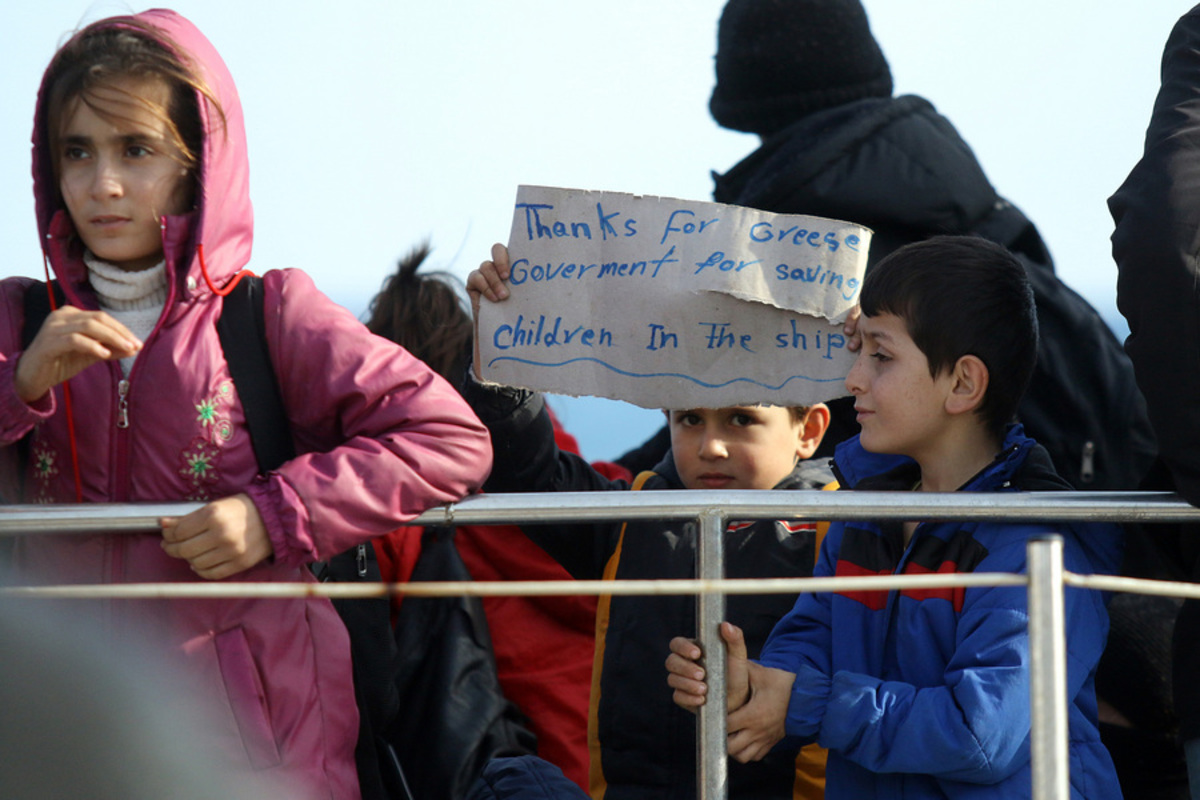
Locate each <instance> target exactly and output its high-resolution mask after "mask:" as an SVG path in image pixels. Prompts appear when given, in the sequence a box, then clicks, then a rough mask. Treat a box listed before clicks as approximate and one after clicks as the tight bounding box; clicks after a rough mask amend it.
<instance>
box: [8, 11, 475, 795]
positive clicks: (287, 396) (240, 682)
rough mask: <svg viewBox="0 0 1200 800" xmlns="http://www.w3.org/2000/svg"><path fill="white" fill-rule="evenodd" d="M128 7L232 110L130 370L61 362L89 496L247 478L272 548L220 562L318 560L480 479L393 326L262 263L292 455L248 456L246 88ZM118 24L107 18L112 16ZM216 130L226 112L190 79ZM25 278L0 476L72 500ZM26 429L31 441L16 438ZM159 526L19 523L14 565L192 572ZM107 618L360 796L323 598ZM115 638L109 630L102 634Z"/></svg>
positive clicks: (103, 579) (288, 565) (286, 759)
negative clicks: (28, 339) (17, 372)
mask: <svg viewBox="0 0 1200 800" xmlns="http://www.w3.org/2000/svg"><path fill="white" fill-rule="evenodd" d="M137 18H138V19H139V20H141V21H143V22H145V23H150V24H151V25H153V26H155V27H157V28H158V29H160V30H162V31H163V32H165V33H166V34H167V36H169V37H170V39H171V40H173V41H174V43H175V44H176V45H177V46H178V47H179V48H181V49H182V50H184V51H185V53H186V54H187V55H188V56H189V57H190V58H191V60H192V61H193V62H195V64H196V65H197V66H198V68H199V71H200V72H201V73H202V74H203V76H204V78H205V79H206V80H207V81H208V83H209V85H210V87H211V88H212V90H213V92H214V94H215V95H216V97H217V98H218V99H219V101H220V103H221V106H222V109H223V110H224V114H225V121H226V126H225V130H224V132H221V131H220V130H219V128H216V129H215V130H217V132H216V133H210V135H209V136H208V137H207V139H206V141H205V144H204V148H203V154H202V158H201V163H202V165H203V166H202V170H201V176H200V180H199V187H200V188H199V189H198V190H197V202H196V208H195V210H194V211H192V212H191V213H188V214H185V215H181V216H177V217H168V218H165V220H164V221H165V224H164V228H163V247H164V253H165V256H166V264H167V275H168V281H169V295H168V299H167V303H166V307H165V309H164V311H163V314H162V317H161V318H160V319H159V321H158V323H157V326H156V327H155V329H154V331H153V333H151V335H150V336H149V337H147V339H146V342H145V348H144V349H143V350H142V351H141V353H140V354H139V356H138V358H137V361H136V362H135V364H134V366H133V369H132V370H131V372H130V374H129V376H128V379H127V380H122V374H121V370H120V367H119V365H118V364H116V363H115V362H114V363H100V364H96V365H93V366H92V367H89V368H88V369H86V370H84V371H83V372H81V373H80V374H79V375H77V376H76V377H74V378H73V379H71V381H70V385H71V392H72V397H73V404H74V416H75V438H76V442H77V447H78V452H79V460H80V470H81V478H82V491H83V499H84V501H85V502H119V503H125V502H138V501H157V502H164V501H181V500H196V501H207V500H214V499H218V498H221V497H226V496H228V495H231V494H236V493H238V492H243V491H244V492H247V493H248V494H249V495H250V496H251V498H252V499H253V501H254V503H255V505H256V506H257V508H258V510H259V512H260V513H261V515H262V518H263V521H264V522H265V524H266V528H267V531H268V533H269V536H270V539H271V544H272V546H273V548H274V557H273V558H271V559H268V560H267V561H265V562H263V563H261V564H259V565H258V566H256V567H254V568H252V569H250V570H248V571H246V572H244V573H242V574H240V575H237V576H235V577H233V578H230V579H228V580H229V581H312V580H313V579H312V576H311V574H310V572H309V570H308V568H307V566H306V565H307V564H308V563H310V562H312V561H314V560H317V559H323V558H327V557H329V556H331V555H333V554H335V553H338V552H340V551H342V550H345V549H346V548H348V547H350V546H353V545H355V544H357V543H359V542H362V541H364V540H366V539H368V538H370V537H374V536H377V535H379V534H382V533H385V532H387V531H390V530H392V529H394V528H396V527H397V525H399V524H400V523H402V522H404V521H406V520H409V519H411V518H412V517H414V516H415V515H417V514H419V513H420V512H421V511H424V510H425V509H428V508H430V507H432V506H435V505H439V504H443V503H447V502H453V501H456V500H458V499H460V498H461V497H463V496H464V495H466V494H469V493H470V492H472V491H475V490H476V489H477V488H478V487H479V486H480V484H481V483H482V482H483V480H484V479H485V478H486V476H487V474H488V471H489V469H490V467H491V448H490V443H489V439H488V432H487V429H486V428H484V427H483V426H482V425H481V424H480V423H479V421H478V420H477V419H476V417H475V415H474V414H473V413H472V412H471V410H470V408H469V407H468V406H467V405H466V403H465V402H463V401H462V400H461V398H460V397H459V396H458V394H457V393H456V392H455V391H454V390H453V388H451V386H450V385H449V384H448V383H446V382H445V381H443V380H442V379H441V378H440V377H439V376H437V375H436V374H435V373H434V372H432V371H431V370H430V369H428V368H427V367H425V366H424V364H422V363H421V362H419V361H417V360H416V359H415V358H413V357H412V356H410V355H409V354H408V353H407V352H406V351H405V350H403V349H402V348H400V347H398V346H396V345H394V344H392V343H391V342H389V341H387V340H385V339H382V338H380V337H376V336H373V335H371V334H369V333H368V332H367V330H366V329H365V328H364V327H363V326H362V325H361V324H359V322H358V321H357V320H355V319H354V317H353V316H352V315H351V314H350V313H348V312H347V311H345V310H344V309H342V308H341V307H339V306H337V305H336V304H334V303H333V302H331V301H330V300H329V299H327V298H326V297H325V296H324V295H323V294H321V292H319V291H318V290H317V289H316V288H315V286H314V285H313V283H312V281H311V280H310V279H309V277H308V276H307V275H305V274H304V273H302V272H299V271H296V270H283V271H272V272H267V273H266V274H265V276H264V288H265V295H266V302H265V322H266V335H267V342H268V345H269V348H270V352H271V358H272V362H273V364H274V367H275V372H276V374H277V376H278V378H279V383H280V385H281V388H282V392H283V401H284V406H285V408H286V410H287V415H288V420H289V423H290V426H291V430H292V433H293V437H294V440H295V444H296V450H297V453H298V454H299V455H298V456H297V457H296V458H295V459H293V460H292V461H289V462H288V463H286V464H284V465H283V466H282V467H280V468H279V469H278V470H277V471H274V472H271V473H270V474H269V475H266V476H260V475H258V467H257V464H256V461H255V456H254V452H253V450H252V449H251V445H250V439H249V436H248V433H247V431H246V429H245V426H244V416H243V411H242V407H241V404H240V401H239V399H238V397H237V392H236V389H235V388H234V386H233V383H232V381H231V379H230V375H229V371H228V368H227V366H226V362H225V358H224V356H223V354H222V351H221V346H220V343H219V341H218V338H217V333H216V327H215V326H216V320H217V318H218V316H219V314H220V312H221V307H222V298H221V297H219V296H217V295H215V294H214V293H213V292H212V291H211V290H210V289H209V287H208V285H207V283H206V281H205V280H204V277H203V275H202V273H201V263H200V258H199V256H198V251H199V248H200V246H201V245H202V246H203V256H204V262H205V264H206V266H207V270H208V273H209V275H210V277H211V279H212V281H213V283H214V284H215V285H216V286H222V285H224V284H226V283H227V282H228V281H229V279H230V278H231V276H233V275H234V273H236V272H237V271H238V270H239V269H241V268H242V267H244V266H246V264H247V263H248V262H249V260H250V248H251V240H252V230H253V224H252V223H253V214H252V211H251V206H250V198H249V193H248V164H247V158H246V142H245V132H244V127H243V121H242V109H241V105H240V103H239V100H238V95H237V91H236V89H235V87H234V84H233V80H232V78H231V77H230V75H229V72H228V70H227V69H226V67H225V64H224V63H223V62H222V60H221V58H220V56H219V55H218V54H217V52H216V50H214V49H213V47H212V45H211V44H210V43H209V42H208V40H207V39H205V37H204V36H203V35H202V34H201V33H200V32H199V31H198V30H197V29H196V28H195V27H194V26H192V25H191V24H190V23H189V22H188V21H187V20H185V19H183V18H182V17H180V16H179V15H177V14H175V13H173V12H170V11H163V10H154V11H147V12H145V13H142V14H140V15H138V17H137ZM113 24H120V22H119V19H117V20H115V21H114V22H113ZM47 91H48V87H46V86H45V85H44V84H43V87H42V90H41V92H40V93H39V97H38V107H37V115H36V119H35V127H34V136H33V145H34V146H33V160H34V163H33V177H34V193H35V196H36V201H37V218H38V228H39V233H40V235H41V239H42V243H43V247H44V250H45V253H46V255H47V257H48V259H49V261H50V264H51V266H52V267H53V270H54V272H55V274H56V275H57V277H58V279H59V281H60V282H61V284H62V285H63V288H64V290H65V292H66V296H67V298H68V300H69V302H70V303H72V304H74V305H77V306H79V307H82V308H96V307H97V306H96V300H95V297H94V295H93V293H92V292H91V290H90V289H89V287H88V285H87V270H86V267H85V266H84V264H83V261H82V260H81V256H82V245H81V243H80V241H79V239H78V238H77V237H76V236H75V235H74V230H73V226H72V223H71V220H70V217H69V215H68V214H67V211H66V209H65V207H64V205H63V203H62V201H61V199H60V198H59V194H58V192H57V190H56V186H55V178H54V174H53V169H52V165H51V159H50V153H49V151H48V145H47V141H48V140H47V134H46V109H45V101H46V94H47ZM201 109H202V117H203V118H204V119H205V121H206V123H208V130H210V131H212V130H214V127H213V126H214V125H219V118H216V112H215V111H214V109H212V108H211V107H210V106H209V105H208V104H207V103H206V102H204V101H203V99H201ZM29 285H30V281H29V280H28V279H24V278H10V279H7V280H5V281H3V282H0V315H2V316H0V494H3V495H4V496H6V497H13V496H16V495H15V494H14V492H15V491H16V489H17V487H18V486H19V485H20V480H19V478H18V475H19V473H21V472H23V476H24V485H23V496H24V498H25V499H24V501H25V502H43V503H47V502H48V503H69V502H74V500H75V483H74V477H73V471H72V468H71V457H70V445H69V437H68V429H67V420H66V413H65V411H64V403H63V399H62V388H61V386H60V387H56V388H55V389H54V391H53V392H52V393H50V394H49V395H47V396H46V398H44V399H43V400H41V401H38V402H36V403H34V404H33V405H32V406H31V405H27V404H25V403H23V402H22V401H21V400H20V398H18V397H17V395H16V392H15V388H14V369H15V365H16V363H17V360H18V359H19V357H20V352H19V350H20V347H21V344H20V341H21V340H20V336H21V320H22V317H23V305H22V298H23V295H24V292H25V289H26V288H27V287H28V286H29ZM31 431H32V432H33V435H32V437H31V442H30V444H31V447H30V453H31V457H30V461H29V463H28V464H17V448H16V447H13V446H11V445H13V444H14V443H15V442H17V441H18V440H20V439H21V438H22V437H24V436H25V435H26V434H29V433H30V432H31ZM160 541H161V537H160V536H158V535H152V534H127V535H105V536H101V535H97V536H78V537H45V536H43V537H40V538H33V537H31V538H29V539H28V540H26V541H24V542H23V543H22V547H21V548H20V550H19V551H18V566H19V567H22V568H24V569H27V570H29V572H30V574H36V575H45V576H46V577H47V578H48V579H50V580H53V581H56V582H88V583H110V582H159V581H176V582H196V581H199V580H200V579H199V578H197V577H196V576H195V575H194V574H193V573H192V572H191V570H190V569H189V567H188V564H187V563H186V562H185V561H181V560H176V559H173V558H170V557H168V556H167V555H165V553H164V552H163V550H162V548H161V547H160ZM91 608H92V609H93V610H94V609H97V608H99V609H100V610H101V611H102V617H101V619H103V620H105V622H106V624H108V625H110V626H111V629H112V631H113V632H114V635H117V634H120V633H122V632H123V631H126V630H133V629H136V630H138V631H145V630H151V631H153V632H154V635H155V636H157V637H163V638H164V639H165V644H166V647H167V648H168V649H169V651H172V652H176V653H178V654H180V655H181V656H183V657H184V658H185V659H186V666H185V667H184V669H186V670H187V672H186V674H187V675H188V676H189V680H190V681H191V683H192V684H193V685H194V686H195V690H196V693H197V695H199V696H201V697H205V698H208V705H210V706H211V707H212V708H213V709H214V712H215V713H216V715H217V717H218V721H219V724H220V727H221V730H220V732H219V735H218V736H217V737H216V738H217V739H218V740H219V741H218V742H216V743H215V746H216V747H217V749H218V751H219V752H220V753H222V756H223V757H225V758H228V759H231V761H232V763H233V764H234V765H245V764H248V765H249V766H250V767H252V768H254V769H255V770H265V771H268V773H270V772H275V773H278V774H282V775H286V776H288V777H289V778H291V779H296V780H298V781H299V785H300V786H301V787H302V790H303V792H304V793H305V796H308V795H309V794H310V793H311V796H312V797H323V798H350V797H357V796H358V784H357V777H356V774H355V767H354V746H355V740H356V737H357V732H358V712H357V709H356V707H355V699H354V691H353V686H352V683H351V671H350V656H349V649H348V641H347V636H346V632H345V628H344V627H343V625H342V624H341V621H340V619H339V618H338V616H337V614H336V612H335V611H334V609H333V607H332V605H331V604H330V603H329V602H328V601H325V600H299V599H298V600H287V599H280V600H276V599H220V600H188V599H178V600H161V601H136V602H135V601H108V602H100V601H94V602H93V603H92V604H91ZM117 640H119V637H118V638H115V639H114V641H117Z"/></svg>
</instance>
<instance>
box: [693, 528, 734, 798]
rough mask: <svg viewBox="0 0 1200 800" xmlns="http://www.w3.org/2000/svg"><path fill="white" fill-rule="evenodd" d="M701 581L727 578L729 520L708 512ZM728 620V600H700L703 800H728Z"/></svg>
mask: <svg viewBox="0 0 1200 800" xmlns="http://www.w3.org/2000/svg"><path fill="white" fill-rule="evenodd" d="M698 522H699V526H700V530H699V531H698V535H697V537H696V561H697V564H696V576H697V577H698V578H700V579H701V580H720V579H721V578H723V577H724V576H725V517H724V515H723V514H721V513H719V512H717V511H714V510H708V511H705V512H704V513H702V514H701V515H700V517H699V519H698ZM724 619H725V595H723V594H707V593H706V594H700V595H698V596H697V597H696V625H697V628H698V632H697V638H698V640H699V642H700V647H701V648H702V649H703V650H704V672H705V682H706V683H707V684H708V702H706V703H705V704H704V705H703V706H701V707H700V714H699V717H700V719H699V730H698V732H697V739H696V787H697V789H698V794H699V798H700V800H726V798H727V797H728V794H729V760H728V756H727V755H726V753H727V748H726V744H725V731H726V727H725V643H724V642H723V641H722V640H721V631H720V625H721V622H722V621H724Z"/></svg>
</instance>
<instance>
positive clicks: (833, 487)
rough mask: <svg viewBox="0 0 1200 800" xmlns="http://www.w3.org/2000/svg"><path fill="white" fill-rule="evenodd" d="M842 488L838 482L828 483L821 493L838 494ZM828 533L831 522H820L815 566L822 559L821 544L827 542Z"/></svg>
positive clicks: (818, 524)
mask: <svg viewBox="0 0 1200 800" xmlns="http://www.w3.org/2000/svg"><path fill="white" fill-rule="evenodd" d="M840 488H842V486H841V484H839V483H838V482H837V481H830V482H829V483H827V484H825V485H824V486H822V487H821V491H822V492H836V491H837V490H838V489H840ZM827 533H829V520H825V521H824V522H818V523H817V546H816V556H815V558H814V561H813V564H816V563H817V562H816V559H820V557H821V542H824V541H825V534H827Z"/></svg>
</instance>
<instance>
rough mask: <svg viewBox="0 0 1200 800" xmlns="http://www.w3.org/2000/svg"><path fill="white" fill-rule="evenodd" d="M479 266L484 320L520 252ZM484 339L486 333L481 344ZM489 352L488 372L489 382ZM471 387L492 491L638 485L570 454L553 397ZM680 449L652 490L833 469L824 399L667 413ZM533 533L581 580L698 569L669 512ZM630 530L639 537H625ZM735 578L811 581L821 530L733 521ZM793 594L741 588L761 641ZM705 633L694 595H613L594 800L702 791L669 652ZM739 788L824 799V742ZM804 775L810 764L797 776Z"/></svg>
mask: <svg viewBox="0 0 1200 800" xmlns="http://www.w3.org/2000/svg"><path fill="white" fill-rule="evenodd" d="M492 252H493V260H491V261H486V262H484V263H483V264H482V266H481V267H480V268H479V269H478V270H476V271H474V272H472V273H471V275H470V277H469V278H468V280H467V289H468V291H469V292H470V294H471V299H472V306H473V308H474V310H475V316H476V320H478V318H479V313H478V311H479V305H480V297H481V295H482V296H483V297H486V298H487V300H488V301H490V302H501V301H503V300H505V299H507V298H508V297H509V288H508V285H507V283H506V281H507V279H508V277H509V263H508V251H507V249H506V248H505V247H503V246H502V245H496V246H495V247H494V248H493V251H492ZM478 339H479V337H478V336H476V341H478ZM478 363H479V362H478V359H476V367H475V369H476V372H477V375H476V377H478V369H479V367H478ZM464 394H465V396H466V397H467V399H468V400H469V401H470V402H471V404H472V406H473V407H474V408H475V409H476V411H477V413H478V414H479V415H480V417H481V419H482V420H483V421H484V422H485V424H487V426H488V428H489V430H490V431H491V434H492V443H493V447H494V449H495V459H496V461H495V466H494V468H493V470H492V477H491V479H489V481H488V483H487V484H486V485H485V487H484V488H485V491H490V492H506V491H508V492H512V491H524V492H547V491H613V490H618V491H619V490H627V489H629V488H631V487H630V484H629V483H626V482H624V481H611V480H608V479H606V478H604V477H603V476H601V475H599V474H598V473H597V472H595V470H593V469H592V468H591V467H590V466H589V465H588V464H587V463H586V462H585V461H584V460H583V459H581V458H579V457H577V456H574V455H573V454H570V453H564V452H561V451H559V450H558V449H557V448H556V447H555V445H554V437H553V432H552V430H551V427H550V420H549V417H548V415H547V412H546V409H545V407H544V404H543V400H542V397H541V395H539V394H536V393H533V392H529V391H526V390H522V389H517V388H513V387H503V386H498V385H495V384H486V385H485V384H481V383H479V382H478V381H468V384H467V387H466V389H465V391H464ZM668 421H669V424H670V429H671V443H672V449H671V452H670V453H668V454H667V456H666V457H665V458H664V459H663V461H662V463H661V464H660V465H659V466H658V467H657V468H656V469H655V470H654V472H653V473H643V476H640V479H641V481H642V482H643V484H637V483H635V486H634V488H638V486H639V485H642V486H643V487H644V488H646V489H819V488H820V487H821V486H823V485H824V484H826V483H827V482H829V481H830V480H831V478H832V475H831V473H830V472H829V471H828V468H827V466H826V465H825V464H824V463H818V462H813V461H810V460H809V459H810V457H811V456H812V454H813V452H814V451H815V450H816V448H817V446H818V445H819V444H820V442H821V438H822V436H824V433H825V429H826V427H827V425H828V424H829V410H828V409H827V408H826V407H825V406H824V405H823V404H820V403H818V404H814V405H811V406H808V407H804V408H784V407H781V406H752V405H748V406H736V407H730V408H720V409H708V408H691V409H679V410H672V411H669V412H668ZM525 531H526V533H527V534H528V535H529V537H530V538H531V539H533V540H534V541H535V542H537V543H538V544H539V545H540V546H541V547H542V548H543V549H545V550H546V551H547V552H548V553H549V554H550V555H551V556H553V557H554V558H555V559H557V560H558V561H559V562H560V563H561V564H562V565H563V566H564V567H565V568H566V569H567V571H568V572H570V573H571V574H572V575H573V576H574V577H575V578H577V579H600V578H605V579H654V578H689V577H694V576H695V552H696V551H695V548H696V542H695V532H694V527H693V526H691V525H685V524H683V523H675V522H664V521H636V522H629V523H627V524H624V525H622V524H620V523H596V524H578V525H556V526H554V527H549V526H532V527H527V528H525ZM626 534H628V535H626ZM727 537H728V539H727V544H726V551H727V553H728V556H727V561H726V574H727V575H728V576H729V577H731V578H751V577H802V576H807V575H810V574H811V573H812V569H813V564H814V561H815V538H816V532H815V526H814V525H812V524H810V523H793V522H784V521H772V520H762V521H758V522H753V523H734V524H732V525H730V527H729V530H728V532H727ZM793 600H794V597H788V596H780V595H761V596H758V595H750V596H747V595H735V596H731V597H729V598H728V600H727V604H728V613H729V617H730V618H731V619H735V620H738V621H739V624H741V625H743V626H744V627H745V630H746V632H747V639H748V641H749V646H750V648H751V649H752V650H753V651H754V652H757V649H758V648H759V647H760V646H761V645H762V642H763V641H764V640H765V637H766V634H767V633H768V632H769V630H770V627H771V625H772V624H773V623H774V621H775V620H777V619H778V618H779V617H780V616H782V615H783V614H784V613H786V611H787V609H788V608H789V607H790V606H791V605H792V601H793ZM694 629H695V602H694V599H693V598H691V597H678V596H650V597H623V596H618V597H604V598H601V604H600V610H599V613H598V620H597V637H598V638H597V642H596V661H595V672H594V674H593V679H592V686H593V690H592V709H591V715H590V721H589V743H590V747H591V753H592V763H591V776H590V777H591V780H590V783H591V790H592V791H591V794H592V796H593V797H595V798H600V797H603V798H607V800H623V799H624V798H663V797H680V798H684V797H694V796H695V776H696V755H695V749H696V730H695V721H694V718H693V717H692V716H691V715H690V714H686V713H683V712H682V711H680V710H679V709H678V708H676V707H675V706H674V705H673V704H672V702H671V695H670V692H669V691H666V689H665V687H663V685H662V678H661V674H662V673H661V670H662V651H663V648H664V647H665V646H666V643H667V642H668V641H669V639H670V637H671V636H672V635H673V634H674V633H676V632H678V631H680V630H694ZM730 766H731V769H730V773H729V778H730V795H731V797H734V798H737V797H762V798H781V799H782V798H792V797H795V796H796V794H794V789H795V788H796V787H798V786H799V787H803V788H801V789H800V790H799V791H800V794H799V796H801V797H806V798H814V799H815V798H819V797H820V796H821V794H822V789H823V783H824V779H823V774H824V755H823V751H820V750H814V749H808V750H806V751H805V752H803V753H801V754H800V756H799V757H798V756H797V754H796V753H795V752H792V753H780V754H777V755H773V756H769V757H768V758H766V759H764V760H763V761H761V762H759V763H756V764H731V765H730ZM798 770H799V772H798Z"/></svg>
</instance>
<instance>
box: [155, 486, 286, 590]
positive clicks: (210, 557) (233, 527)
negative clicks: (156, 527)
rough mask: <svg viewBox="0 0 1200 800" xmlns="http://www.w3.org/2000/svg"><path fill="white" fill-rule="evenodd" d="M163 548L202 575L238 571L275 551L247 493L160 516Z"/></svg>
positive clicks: (225, 575) (213, 576)
mask: <svg viewBox="0 0 1200 800" xmlns="http://www.w3.org/2000/svg"><path fill="white" fill-rule="evenodd" d="M160 524H161V525H162V532H163V543H162V547H163V550H165V551H166V553H167V555H169V556H171V557H172V558H182V559H183V560H185V561H187V562H188V564H190V565H191V567H192V571H193V572H195V573H196V574H197V575H199V576H200V577H201V578H207V579H208V580H219V579H221V578H228V577H229V576H230V575H237V574H238V573H239V572H245V571H246V570H248V569H250V568H251V567H253V566H254V565H255V564H258V563H259V562H260V561H264V560H265V559H267V558H270V557H271V556H272V555H274V554H275V550H274V548H273V547H271V540H270V538H269V537H268V536H267V528H266V526H265V525H264V524H263V520H262V515H260V514H259V513H258V508H257V507H256V506H255V505H254V501H253V500H251V499H250V496H249V495H246V494H235V495H233V496H232V497H225V498H222V499H220V500H214V501H213V502H211V503H209V504H208V505H206V506H204V507H203V508H199V509H197V510H195V511H193V512H192V513H190V514H188V515H186V516H183V517H180V518H178V519H175V518H173V517H167V518H163V519H162V520H160Z"/></svg>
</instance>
